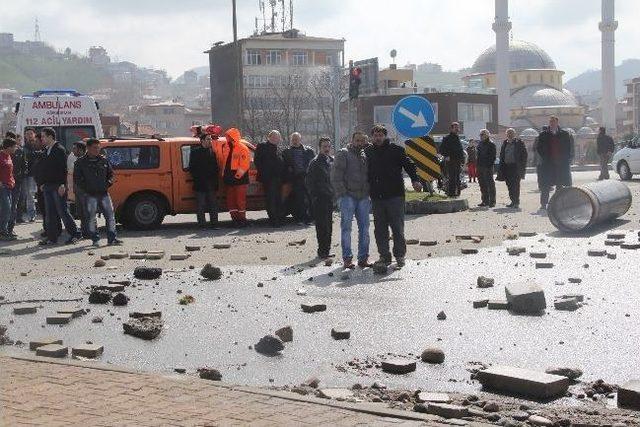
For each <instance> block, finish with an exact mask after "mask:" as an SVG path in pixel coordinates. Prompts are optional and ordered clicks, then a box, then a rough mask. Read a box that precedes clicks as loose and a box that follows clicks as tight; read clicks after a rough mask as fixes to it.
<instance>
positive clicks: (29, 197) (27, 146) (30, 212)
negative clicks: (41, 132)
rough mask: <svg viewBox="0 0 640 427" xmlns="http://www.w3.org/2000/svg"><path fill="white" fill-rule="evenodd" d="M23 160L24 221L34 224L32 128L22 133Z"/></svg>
mask: <svg viewBox="0 0 640 427" xmlns="http://www.w3.org/2000/svg"><path fill="white" fill-rule="evenodd" d="M23 149H24V158H25V178H24V181H23V184H22V187H23V191H22V198H23V201H24V203H22V202H21V204H22V205H24V210H25V213H26V214H27V215H26V218H27V219H26V220H27V221H29V222H34V221H35V220H36V209H35V203H34V199H33V197H34V195H35V193H36V183H35V180H34V177H33V175H34V170H33V163H34V157H35V154H34V153H35V151H36V149H37V148H36V131H35V129H34V128H26V129H25V131H24V146H23Z"/></svg>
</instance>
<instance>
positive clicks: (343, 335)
mask: <svg viewBox="0 0 640 427" xmlns="http://www.w3.org/2000/svg"><path fill="white" fill-rule="evenodd" d="M331 337H332V338H333V339H334V340H348V339H349V338H351V331H349V330H347V329H344V328H331Z"/></svg>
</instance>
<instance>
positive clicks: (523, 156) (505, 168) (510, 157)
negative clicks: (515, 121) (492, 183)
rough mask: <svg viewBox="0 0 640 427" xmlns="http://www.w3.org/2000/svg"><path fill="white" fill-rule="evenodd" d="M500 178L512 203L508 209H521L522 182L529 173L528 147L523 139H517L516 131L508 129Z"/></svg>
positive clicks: (503, 147) (500, 166) (501, 161)
mask: <svg viewBox="0 0 640 427" xmlns="http://www.w3.org/2000/svg"><path fill="white" fill-rule="evenodd" d="M498 168H499V169H498V178H499V180H500V181H504V182H505V183H506V184H507V189H508V190H509V198H510V199H511V203H510V204H508V205H507V207H508V208H515V209H518V208H519V207H520V181H521V180H522V179H524V176H525V174H526V172H527V147H526V146H525V145H524V142H522V140H521V139H519V138H516V131H515V129H512V128H509V129H507V139H505V140H504V142H503V143H502V147H501V148H500V164H499V166H498Z"/></svg>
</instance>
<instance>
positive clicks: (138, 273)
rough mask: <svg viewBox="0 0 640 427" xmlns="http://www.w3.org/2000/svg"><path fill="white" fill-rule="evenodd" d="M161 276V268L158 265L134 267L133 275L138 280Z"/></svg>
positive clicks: (153, 278)
mask: <svg viewBox="0 0 640 427" xmlns="http://www.w3.org/2000/svg"><path fill="white" fill-rule="evenodd" d="M160 276H162V269H161V268H158V267H136V268H135V270H133V277H135V278H136V279H140V280H155V279H159V278H160Z"/></svg>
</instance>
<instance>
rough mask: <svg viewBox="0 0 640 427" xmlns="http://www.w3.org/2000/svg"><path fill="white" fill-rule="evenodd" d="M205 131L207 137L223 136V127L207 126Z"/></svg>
mask: <svg viewBox="0 0 640 427" xmlns="http://www.w3.org/2000/svg"><path fill="white" fill-rule="evenodd" d="M203 131H204V133H205V134H207V135H211V136H220V135H222V126H220V125H207V126H204V128H203Z"/></svg>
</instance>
